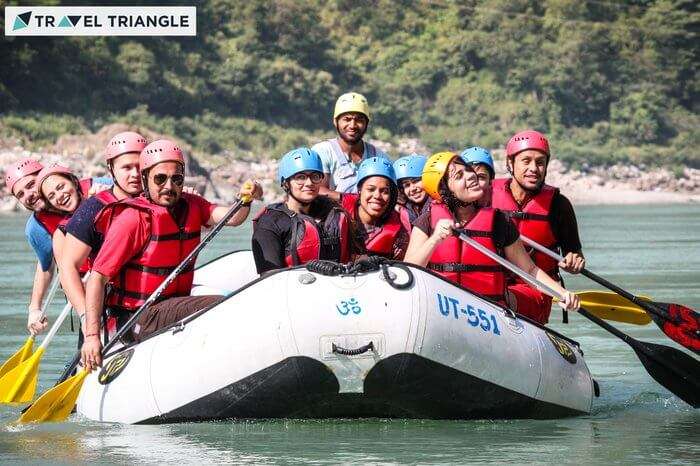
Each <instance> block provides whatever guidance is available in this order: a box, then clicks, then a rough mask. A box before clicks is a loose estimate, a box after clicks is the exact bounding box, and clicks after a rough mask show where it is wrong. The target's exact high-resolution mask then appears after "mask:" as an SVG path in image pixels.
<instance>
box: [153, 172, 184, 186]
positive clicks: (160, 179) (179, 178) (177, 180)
mask: <svg viewBox="0 0 700 466" xmlns="http://www.w3.org/2000/svg"><path fill="white" fill-rule="evenodd" d="M168 179H170V180H172V182H173V184H174V185H175V186H182V184H183V183H184V182H185V175H181V174H179V173H176V174H174V175H171V176H168V175H166V174H165V173H158V174H157V175H153V182H154V183H155V184H157V185H158V186H163V185H164V184H165V182H166V181H168Z"/></svg>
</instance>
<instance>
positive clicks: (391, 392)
mask: <svg viewBox="0 0 700 466" xmlns="http://www.w3.org/2000/svg"><path fill="white" fill-rule="evenodd" d="M246 261H250V263H248V265H245V264H246ZM217 262H218V264H217ZM227 263H228V265H227ZM250 265H252V258H251V257H250V253H249V252H238V253H235V254H231V255H228V256H224V257H222V258H221V259H220V260H219V261H214V262H213V263H210V264H208V265H206V266H204V267H202V268H200V269H199V270H198V273H197V275H196V277H195V283H196V284H197V285H198V287H197V288H199V291H200V292H212V291H214V290H222V291H226V290H228V289H230V288H231V287H236V282H237V281H238V278H232V275H231V274H230V272H229V271H231V270H232V269H231V268H229V267H232V266H235V267H239V269H240V270H239V272H240V271H241V270H243V271H244V272H246V273H248V274H251V273H254V272H252V271H251V270H254V268H253V269H250V268H247V267H248V266H250ZM375 265H376V264H375ZM324 267H326V268H325V269H324ZM227 277H228V278H227ZM200 294H202V293H200ZM594 385H595V382H594V381H593V380H592V378H591V375H590V373H589V371H588V368H587V366H586V363H585V361H584V359H583V353H582V352H581V350H580V348H579V347H578V344H576V342H574V341H572V340H569V339H567V338H565V337H563V336H561V335H559V334H557V333H556V332H554V331H552V330H548V329H545V328H543V327H541V326H538V325H536V324H533V323H531V322H528V321H526V320H523V319H522V318H520V317H519V316H516V315H514V314H513V313H512V312H511V311H508V310H506V309H503V308H501V307H499V306H497V305H495V304H493V303H491V302H489V301H487V300H485V299H482V298H480V297H478V296H475V295H473V294H471V293H469V292H468V291H466V290H464V289H462V288H459V287H457V286H455V285H453V284H451V283H449V282H447V281H445V280H443V279H442V278H441V277H439V276H438V275H436V274H433V273H432V272H430V271H428V270H426V269H423V268H421V267H416V266H412V265H407V264H403V263H389V264H386V263H385V264H382V266H381V267H375V270H369V271H363V272H358V271H357V270H356V271H355V272H354V273H350V274H343V273H341V274H338V272H337V271H331V270H330V266H329V264H321V263H319V264H313V266H309V267H308V268H306V267H296V268H291V269H284V270H279V271H276V272H273V273H270V274H266V275H264V276H263V277H258V278H255V279H253V280H252V281H249V282H248V283H246V284H244V285H242V286H240V287H238V288H237V289H235V291H233V292H231V293H229V294H228V295H227V299H226V300H225V301H223V302H222V303H220V304H218V305H216V306H214V307H212V308H210V309H205V310H203V311H201V312H200V313H199V314H197V315H194V316H191V317H189V318H188V319H185V320H184V321H182V322H180V323H178V324H176V325H173V326H172V327H170V328H168V329H164V330H163V331H161V332H160V333H158V334H156V335H154V336H151V337H150V338H148V339H147V340H145V341H143V342H141V343H140V344H138V345H132V346H127V347H124V348H120V349H119V350H116V352H113V353H112V354H110V355H107V357H106V358H105V362H104V364H103V367H102V369H101V370H100V371H95V372H93V373H92V374H90V375H89V376H88V378H87V379H86V381H85V383H84V386H83V388H82V391H81V393H80V397H79V399H78V402H77V410H78V412H79V413H80V414H82V415H83V416H86V417H87V418H90V419H93V420H96V421H105V422H120V423H141V424H157V423H170V422H185V421H209V420H220V419H231V418H328V417H343V418H358V417H387V418H393V417H395V418H431V419H472V418H558V417H566V416H574V415H579V414H585V413H588V412H590V409H591V403H592V398H593V396H594Z"/></svg>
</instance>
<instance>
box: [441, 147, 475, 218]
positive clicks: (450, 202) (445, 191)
mask: <svg viewBox="0 0 700 466" xmlns="http://www.w3.org/2000/svg"><path fill="white" fill-rule="evenodd" d="M450 163H456V164H459V165H462V166H463V167H464V168H466V169H467V170H470V171H472V172H473V171H474V168H473V167H472V166H471V165H468V164H466V163H464V161H462V159H461V158H459V157H456V158H454V159H452V161H451V162H450ZM447 177H448V170H445V174H444V175H442V178H441V179H440V183H439V184H438V193H440V197H442V202H443V203H444V204H445V207H447V209H448V210H449V211H450V212H452V215H453V216H454V215H456V214H457V208H458V207H465V206H467V205H469V204H473V205H475V206H476V205H477V204H476V203H474V202H470V203H466V204H465V203H464V202H462V201H460V200H459V199H457V196H455V195H454V193H453V192H452V191H450V188H449V187H448V186H447Z"/></svg>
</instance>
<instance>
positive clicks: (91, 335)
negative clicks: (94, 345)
mask: <svg viewBox="0 0 700 466" xmlns="http://www.w3.org/2000/svg"><path fill="white" fill-rule="evenodd" d="M99 336H100V334H99V333H88V334H87V335H85V338H90V337H99Z"/></svg>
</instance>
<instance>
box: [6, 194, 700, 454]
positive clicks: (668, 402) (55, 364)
mask: <svg viewBox="0 0 700 466" xmlns="http://www.w3.org/2000/svg"><path fill="white" fill-rule="evenodd" d="M577 214H578V216H579V224H580V230H581V234H582V237H583V243H584V251H585V253H586V256H587V258H588V264H589V268H590V269H591V270H593V271H594V272H597V273H599V274H600V275H603V276H605V277H606V278H609V279H610V280H611V281H613V282H615V283H618V284H620V285H621V286H623V287H624V288H627V289H629V290H634V291H637V292H642V291H643V292H644V293H646V294H648V295H650V296H653V297H654V298H656V299H657V300H659V301H667V302H668V301H670V302H679V303H683V304H685V305H688V306H690V307H693V308H696V309H698V308H700V286H699V285H700V206H695V205H691V206H687V205H684V206H652V207H647V206H631V207H609V206H606V207H580V208H578V209H577ZM25 218H26V217H24V216H20V215H17V216H5V217H1V218H0V250H1V251H2V254H0V335H1V337H0V359H1V360H2V361H4V360H5V359H6V358H7V357H8V356H9V355H10V354H11V353H12V352H14V351H15V350H16V349H17V348H19V346H20V345H21V344H22V343H23V342H24V340H25V339H26V331H25V324H26V304H27V302H28V295H29V292H30V287H31V283H32V277H33V270H34V260H33V254H32V252H31V251H30V249H29V246H28V245H27V244H26V242H25V240H24V238H23V230H24V229H23V225H24V221H25ZM249 235H250V223H249V222H248V223H247V224H246V226H245V227H243V228H239V229H229V230H228V231H226V230H225V231H224V232H223V233H222V234H221V235H220V237H219V238H217V239H216V240H215V241H214V242H213V243H212V244H210V246H209V247H208V248H207V249H206V250H205V252H204V253H203V254H202V256H201V257H200V261H205V260H208V259H211V258H213V257H216V256H217V255H219V254H222V253H223V252H226V251H228V250H231V249H241V248H245V247H248V244H249V243H248V240H249ZM567 285H568V286H569V288H571V289H590V288H596V286H595V284H592V283H591V282H588V281H587V280H586V279H585V278H581V277H573V278H572V277H568V278H567ZM61 301H62V300H59V299H56V300H55V303H54V305H53V306H52V308H51V309H52V310H51V312H50V314H49V315H50V316H55V315H56V314H57V313H58V312H59V309H60V307H62V302H61ZM560 314H561V313H560V312H559V311H558V310H554V311H553V314H552V321H553V323H552V327H554V328H556V329H557V330H559V331H561V332H563V333H565V334H567V335H569V336H571V337H572V338H574V339H576V340H578V341H579V342H580V343H581V347H582V349H583V350H584V351H585V353H586V361H587V363H588V365H589V367H590V370H591V372H592V374H593V376H594V377H595V378H596V379H597V380H598V382H599V383H600V387H601V396H600V398H597V399H596V400H595V401H594V407H593V412H592V413H591V414H590V415H588V416H580V417H576V418H570V419H561V420H552V421H532V420H515V421H503V420H499V421H491V420H481V421H430V420H422V421H415V420H386V419H368V420H359V421H357V420H324V421H297V420H280V421H259V422H219V423H200V424H177V425H162V426H124V425H111V424H99V423H95V422H90V421H87V420H85V419H80V418H77V417H72V418H71V419H70V420H69V422H66V423H61V424H46V425H38V426H13V425H11V422H12V421H13V420H14V419H15V418H16V417H17V414H18V412H19V409H18V407H0V424H1V426H0V463H1V464H9V463H46V462H51V463H88V462H90V463H114V464H123V463H170V464H173V463H187V464H192V463H196V464H211V463H215V464H219V463H237V464H239V463H255V464H269V463H297V464H321V463H323V464H329V463H330V464H338V463H369V464H395V463H421V464H425V463H431V464H437V463H442V464H445V463H461V464H465V463H487V462H493V463H498V464H506V463H509V464H540V463H541V464H544V463H555V464H562V463H565V464H613V463H615V464H700V413H699V412H695V411H694V410H693V409H692V408H690V407H689V406H687V405H685V404H684V403H683V402H682V401H680V400H678V399H677V398H675V397H674V396H673V395H671V394H670V393H669V392H667V391H666V390H665V389H663V388H662V387H660V386H659V385H658V384H657V383H656V382H654V381H653V380H652V379H651V378H650V377H649V375H648V374H647V373H646V371H645V370H644V368H643V367H642V365H641V364H640V363H639V360H638V359H637V357H636V355H635V354H634V352H633V351H632V350H631V348H629V347H628V346H627V345H626V344H624V343H623V342H621V341H620V340H618V339H616V338H614V337H612V336H610V335H609V334H607V333H605V332H604V331H603V330H602V329H600V328H598V327H596V326H594V325H593V324H591V323H589V322H588V321H587V320H585V319H583V318H582V317H579V316H575V315H573V316H572V317H571V319H570V324H569V325H563V324H561V319H560ZM619 327H620V328H621V329H623V331H625V332H628V333H630V334H631V335H632V336H634V337H635V338H639V339H643V340H646V341H651V342H656V343H662V344H668V345H670V346H676V347H677V345H675V343H673V342H671V341H670V340H669V339H668V338H666V337H665V336H664V335H663V334H662V333H661V331H660V330H659V329H658V328H657V327H656V326H654V325H653V324H650V325H648V326H646V327H638V326H631V325H624V324H619ZM75 342H76V336H75V334H72V333H70V325H69V324H68V323H66V324H64V329H63V331H62V332H61V333H59V334H58V335H57V337H56V339H55V340H54V342H53V343H52V344H51V346H50V347H49V349H48V351H47V353H46V354H45V356H44V358H43V360H42V364H41V371H40V377H39V391H40V392H43V391H44V390H45V389H46V388H48V387H49V386H51V384H52V383H53V382H54V380H55V379H56V377H57V376H58V374H59V373H60V371H61V370H62V368H63V365H64V364H65V362H66V361H67V360H68V359H70V358H71V357H72V355H73V354H74V351H75ZM134 396H139V394H138V393H135V394H134Z"/></svg>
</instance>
